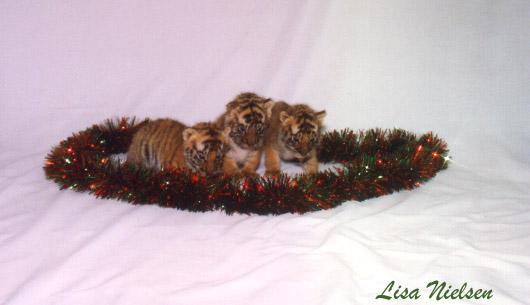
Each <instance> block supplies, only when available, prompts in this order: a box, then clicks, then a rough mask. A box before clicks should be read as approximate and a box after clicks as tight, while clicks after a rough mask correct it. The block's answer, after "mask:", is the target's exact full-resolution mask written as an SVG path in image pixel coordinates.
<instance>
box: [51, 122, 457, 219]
mask: <svg viewBox="0 0 530 305" xmlns="http://www.w3.org/2000/svg"><path fill="white" fill-rule="evenodd" d="M144 122H146V121H143V122H141V123H139V124H136V123H135V121H134V119H128V118H122V119H120V120H114V121H113V120H108V121H107V122H105V123H104V124H101V125H94V126H92V127H91V128H88V129H86V130H84V131H82V132H80V133H78V134H75V135H73V136H72V137H69V138H68V139H66V140H64V141H62V142H61V143H60V144H59V145H58V146H56V147H54V148H53V149H52V151H51V152H50V153H49V154H48V156H47V157H46V161H45V165H44V170H45V173H46V176H47V178H48V179H51V180H53V181H55V182H56V183H57V184H59V185H60V187H61V189H65V188H69V189H72V190H75V191H81V192H84V191H88V192H90V193H93V194H95V195H96V196H97V197H102V198H116V199H120V200H125V201H129V202H132V203H135V204H159V205H160V206H164V207H174V208H178V209H183V210H189V211H211V210H224V211H225V212H226V213H228V214H231V213H234V212H239V213H256V214H262V215H265V214H282V213H306V212H311V211H317V210H322V209H329V208H333V207H335V206H337V205H339V204H341V203H342V202H345V201H349V200H356V201H362V200H365V199H368V198H372V197H378V196H382V195H385V194H390V193H392V192H394V191H399V190H402V189H413V188H415V187H418V186H419V185H420V183H422V182H425V181H427V180H429V179H430V178H432V177H434V176H435V175H436V173H437V172H438V171H439V170H441V169H444V168H446V167H447V160H448V157H447V153H448V150H447V147H446V144H445V142H444V141H443V140H441V139H439V138H438V137H436V136H434V135H433V134H432V133H427V134H424V135H422V136H420V137H416V136H415V135H414V134H412V133H410V132H407V131H404V130H401V129H393V130H381V129H370V130H367V131H364V132H359V133H354V132H353V131H350V130H347V129H345V130H341V131H331V132H327V133H325V134H324V135H323V139H322V143H321V146H320V150H319V153H318V154H319V160H320V161H321V162H324V163H326V162H335V163H339V164H340V165H338V166H337V167H336V168H335V169H333V170H326V171H323V172H320V173H317V174H314V175H306V174H302V175H295V176H288V175H285V174H282V175H280V176H276V177H248V178H243V179H236V178H228V177H221V178H209V179H207V178H205V177H201V176H198V175H196V174H194V173H191V172H188V171H182V170H175V169H164V170H162V171H153V170H150V169H145V168H141V167H134V166H129V165H122V164H119V163H117V162H113V161H112V160H111V159H110V157H111V155H113V154H118V153H125V152H127V148H128V145H129V143H130V141H131V138H132V135H133V134H134V132H135V131H136V130H137V129H138V128H139V126H141V125H142V124H143V123H144Z"/></svg>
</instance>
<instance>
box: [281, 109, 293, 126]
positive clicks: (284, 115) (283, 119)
mask: <svg viewBox="0 0 530 305" xmlns="http://www.w3.org/2000/svg"><path fill="white" fill-rule="evenodd" d="M290 118H291V116H290V115H289V114H288V113H287V111H282V112H280V122H282V124H284V123H287V121H288V120H289V119H290Z"/></svg>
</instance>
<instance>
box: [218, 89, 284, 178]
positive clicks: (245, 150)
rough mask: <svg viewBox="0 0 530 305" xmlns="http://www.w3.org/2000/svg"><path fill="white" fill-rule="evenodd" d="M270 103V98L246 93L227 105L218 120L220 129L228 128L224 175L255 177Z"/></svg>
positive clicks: (271, 103) (269, 112)
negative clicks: (227, 148) (228, 147)
mask: <svg viewBox="0 0 530 305" xmlns="http://www.w3.org/2000/svg"><path fill="white" fill-rule="evenodd" d="M273 104H274V103H273V102H272V100H271V99H266V98H263V97H261V96H258V95H257V94H254V93H250V92H245V93H241V94H239V95H238V96H236V97H235V99H234V100H233V101H231V102H230V103H228V104H227V105H226V111H225V113H224V114H223V115H221V116H220V117H219V118H218V119H217V123H218V124H219V126H221V128H227V127H228V128H230V133H229V137H228V143H229V146H230V149H229V150H228V152H227V153H226V155H225V159H224V173H225V174H226V175H237V174H240V173H241V172H242V173H243V174H246V175H255V174H256V169H257V168H258V166H259V162H260V159H261V151H262V149H263V145H264V140H265V131H266V129H267V127H268V125H269V118H270V114H271V108H272V105H273Z"/></svg>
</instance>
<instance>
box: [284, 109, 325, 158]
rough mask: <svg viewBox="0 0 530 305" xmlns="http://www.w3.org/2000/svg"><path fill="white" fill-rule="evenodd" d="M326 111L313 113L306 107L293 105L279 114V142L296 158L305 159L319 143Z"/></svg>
mask: <svg viewBox="0 0 530 305" xmlns="http://www.w3.org/2000/svg"><path fill="white" fill-rule="evenodd" d="M325 116H326V111H325V110H323V111H319V112H315V111H314V110H313V109H311V108H310V107H309V106H306V105H294V106H292V108H291V109H290V110H289V111H282V112H281V113H280V123H281V128H280V140H281V141H282V143H283V144H284V146H285V147H286V148H287V149H289V150H291V151H292V152H293V153H294V154H295V156H296V157H297V158H306V157H308V155H309V153H310V152H311V151H312V150H313V149H314V148H316V146H317V145H318V143H319V142H320V132H321V129H322V124H323V119H324V117H325Z"/></svg>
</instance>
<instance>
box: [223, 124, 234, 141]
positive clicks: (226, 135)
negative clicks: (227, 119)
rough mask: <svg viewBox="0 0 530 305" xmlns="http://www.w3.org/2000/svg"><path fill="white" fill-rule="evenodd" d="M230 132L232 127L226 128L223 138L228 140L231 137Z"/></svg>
mask: <svg viewBox="0 0 530 305" xmlns="http://www.w3.org/2000/svg"><path fill="white" fill-rule="evenodd" d="M230 131H232V130H231V129H230V126H226V127H225V129H223V136H224V137H225V138H226V139H228V137H229V136H230Z"/></svg>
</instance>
